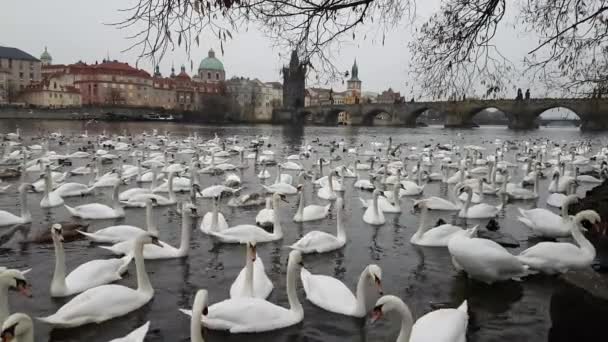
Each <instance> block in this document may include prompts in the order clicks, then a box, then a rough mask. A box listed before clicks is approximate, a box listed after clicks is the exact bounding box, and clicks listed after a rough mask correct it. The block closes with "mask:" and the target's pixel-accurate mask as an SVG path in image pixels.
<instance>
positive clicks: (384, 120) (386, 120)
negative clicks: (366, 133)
mask: <svg viewBox="0 0 608 342" xmlns="http://www.w3.org/2000/svg"><path fill="white" fill-rule="evenodd" d="M393 119H394V118H393V115H392V114H391V113H390V112H389V111H388V110H387V109H386V108H382V107H376V108H373V109H371V110H368V111H367V112H366V113H365V114H364V115H363V121H362V123H363V124H364V125H367V126H375V125H389V124H391V123H392V122H393Z"/></svg>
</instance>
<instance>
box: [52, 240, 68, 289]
mask: <svg viewBox="0 0 608 342" xmlns="http://www.w3.org/2000/svg"><path fill="white" fill-rule="evenodd" d="M53 245H54V247H55V271H54V272H53V280H52V281H51V288H52V289H53V290H54V291H58V292H63V291H65V290H66V284H65V251H64V249H63V243H61V241H57V240H56V239H55V238H53Z"/></svg>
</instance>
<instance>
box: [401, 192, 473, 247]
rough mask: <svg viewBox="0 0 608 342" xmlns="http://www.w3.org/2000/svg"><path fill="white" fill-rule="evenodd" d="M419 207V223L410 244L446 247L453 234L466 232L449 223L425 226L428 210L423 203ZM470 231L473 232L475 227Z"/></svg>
mask: <svg viewBox="0 0 608 342" xmlns="http://www.w3.org/2000/svg"><path fill="white" fill-rule="evenodd" d="M419 207H420V209H421V214H420V223H419V225H418V230H417V231H416V233H414V235H412V237H411V238H410V243H411V244H413V245H418V246H427V247H447V246H448V242H450V239H451V238H452V237H453V236H454V235H455V234H462V233H463V232H466V231H465V230H463V229H462V227H459V226H455V225H452V224H449V223H446V224H442V225H440V226H437V227H431V226H427V217H428V208H427V206H426V203H425V202H424V201H422V202H420V204H419ZM471 229H472V231H474V230H476V229H477V226H475V227H473V228H471Z"/></svg>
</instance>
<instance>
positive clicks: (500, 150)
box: [0, 131, 608, 342]
mask: <svg viewBox="0 0 608 342" xmlns="http://www.w3.org/2000/svg"><path fill="white" fill-rule="evenodd" d="M268 140H269V138H268V137H257V138H256V139H252V140H251V141H239V139H238V138H236V137H235V138H227V139H220V138H218V137H217V136H216V137H215V138H214V139H211V140H204V139H201V138H199V137H198V136H197V135H196V134H195V135H190V136H188V137H181V138H178V137H173V136H170V135H166V134H165V135H159V134H158V133H157V132H154V133H152V134H149V133H146V132H144V133H142V134H139V135H133V136H131V135H126V134H125V135H113V136H110V135H107V134H105V133H103V134H100V135H98V136H89V135H88V134H87V133H86V132H85V133H84V134H82V135H80V136H72V137H66V136H63V135H62V134H60V133H52V134H50V135H48V136H44V137H42V139H40V144H36V143H34V141H29V140H28V138H24V137H22V136H21V134H20V132H19V131H17V132H15V133H9V134H6V135H5V142H4V151H3V156H2V160H1V162H2V163H3V164H4V165H11V164H12V165H15V168H14V169H12V170H10V169H6V170H5V171H3V172H0V175H4V177H6V175H11V172H12V174H13V175H14V176H17V177H20V179H19V181H15V182H11V183H6V182H2V183H0V184H1V185H2V187H1V191H2V192H5V193H6V192H10V191H17V192H18V194H19V201H20V205H19V208H20V210H21V212H20V213H19V214H15V213H13V212H11V211H4V210H2V211H0V226H3V227H9V226H15V225H24V224H28V223H30V222H32V220H33V218H32V214H31V211H30V208H32V207H33V206H36V205H38V206H39V207H40V208H64V209H65V210H66V211H67V213H69V215H71V216H72V217H74V218H76V219H77V222H87V221H92V220H107V219H117V218H119V219H120V218H122V217H125V215H126V214H128V211H127V212H125V209H124V208H132V209H130V210H145V213H146V220H145V221H146V222H141V224H139V225H138V226H134V225H125V224H123V225H112V226H108V227H105V228H103V229H98V230H96V231H94V232H88V231H86V230H84V229H83V227H84V225H81V224H80V225H79V224H76V225H75V226H74V225H72V226H70V227H69V228H68V227H65V226H64V224H61V223H54V224H52V225H51V227H50V231H49V234H50V240H51V241H52V243H53V247H54V252H55V265H54V272H53V276H52V279H49V283H47V284H34V286H35V287H38V286H49V287H50V294H51V296H52V297H71V298H70V299H69V300H68V301H67V302H66V303H65V304H63V305H61V306H60V307H58V308H57V310H56V311H55V312H54V313H52V314H50V315H48V316H46V317H37V318H36V319H37V320H38V321H40V322H41V323H44V324H48V325H50V326H52V327H57V328H74V327H79V326H82V325H86V324H90V323H101V322H104V321H107V320H110V319H113V318H117V317H121V316H124V315H127V314H129V313H131V312H133V311H135V310H137V309H139V308H141V307H143V306H144V305H146V304H147V303H148V302H149V301H150V300H151V299H152V298H153V297H154V292H155V287H154V280H153V279H152V280H151V279H150V277H149V275H148V273H147V272H146V260H159V259H173V258H185V257H188V254H189V251H190V245H191V240H192V239H204V238H208V239H213V240H214V241H217V243H224V244H240V245H242V246H243V248H244V249H245V250H246V260H245V262H244V267H243V268H242V270H241V271H240V273H238V275H235V278H234V281H233V283H232V285H231V287H230V290H229V293H226V294H220V293H216V292H215V291H214V293H211V294H210V293H209V292H208V290H207V289H201V290H199V291H197V292H196V295H195V299H194V303H193V306H192V308H191V309H186V308H184V309H182V310H181V312H183V313H184V314H186V315H188V316H190V317H191V318H190V320H191V331H190V333H191V341H195V342H201V341H203V335H202V333H201V329H202V328H207V329H213V330H226V331H229V332H230V333H259V332H265V331H271V330H276V329H281V328H285V327H289V326H292V325H295V324H298V323H300V322H302V320H303V319H304V314H305V313H304V308H303V306H302V304H301V302H300V300H301V299H300V298H298V294H297V286H298V283H300V284H301V286H302V287H303V290H304V292H305V294H306V299H307V300H308V301H310V302H311V303H312V304H314V305H316V306H318V307H320V308H322V309H324V310H326V311H329V312H332V313H336V314H340V315H346V316H351V317H359V318H362V317H366V316H368V315H370V317H371V319H372V321H375V320H378V319H381V318H382V317H383V315H384V314H386V313H387V312H395V313H397V314H398V315H399V316H400V317H401V328H400V332H399V335H398V337H397V341H398V342H405V341H440V342H444V341H445V342H448V341H458V342H461V341H465V340H466V333H467V326H468V303H467V301H466V300H465V301H464V302H462V303H460V304H459V305H457V306H456V307H454V308H443V309H439V310H435V311H431V312H429V313H427V314H426V315H424V316H422V317H419V318H417V319H416V318H415V317H414V316H413V314H412V312H411V311H410V309H409V307H408V305H407V304H406V303H405V302H404V301H403V300H402V299H401V298H399V297H397V296H393V295H384V292H383V287H382V274H383V270H382V269H381V267H380V266H378V265H375V264H370V265H367V266H365V267H363V270H362V272H361V275H360V278H359V281H358V283H357V284H356V288H355V289H354V291H353V290H351V288H350V287H349V286H348V285H347V284H344V283H343V282H342V281H340V280H339V279H337V278H335V277H332V276H329V275H324V274H315V273H312V272H311V271H310V270H308V269H307V268H306V267H305V264H304V263H303V261H304V260H305V257H304V256H305V255H306V254H310V253H319V254H320V253H327V252H331V251H335V250H338V249H341V248H343V247H344V246H345V245H346V244H348V243H349V238H348V237H349V228H348V227H345V221H348V220H345V206H346V205H347V204H346V203H345V200H344V198H343V194H344V192H345V191H346V190H347V189H348V190H351V189H356V190H355V191H359V193H360V196H361V198H360V202H361V203H360V204H361V208H362V220H363V222H365V223H366V224H368V225H370V226H375V227H381V226H382V225H384V224H385V223H386V222H387V216H390V215H393V214H401V213H403V212H404V211H403V209H402V208H403V207H404V203H406V202H411V203H412V207H413V209H414V210H415V212H416V213H417V214H416V215H418V217H419V218H418V221H419V226H418V229H417V230H416V231H415V232H413V234H412V235H411V239H410V243H411V244H413V245H418V246H423V247H424V248H444V249H447V251H448V252H449V254H450V256H451V260H452V263H453V265H445V267H446V269H447V268H451V267H453V268H455V269H456V270H459V271H463V272H464V273H466V275H467V276H468V277H469V278H471V279H475V280H477V281H480V282H484V283H488V284H492V283H495V282H500V281H508V280H517V281H521V280H523V279H524V278H525V277H527V276H529V275H532V274H536V273H546V274H559V273H564V272H567V271H568V270H573V269H584V268H586V267H588V266H589V265H590V264H591V263H592V261H593V259H594V258H595V249H594V247H593V245H592V244H591V243H590V242H589V241H588V240H587V238H586V237H585V235H584V232H585V231H587V230H596V231H597V230H600V231H599V232H598V233H600V234H605V233H606V232H605V231H604V232H602V231H601V228H599V223H600V217H599V215H598V214H597V213H596V212H595V211H592V210H585V211H581V212H579V213H577V214H576V215H574V216H571V215H569V213H568V206H569V205H571V204H573V203H575V202H576V201H577V197H576V195H575V190H576V186H577V185H579V184H580V183H583V182H586V183H600V182H602V181H603V179H604V178H605V176H606V173H607V172H608V168H607V164H606V160H607V157H608V149H606V148H604V149H601V150H598V151H592V148H591V145H590V144H589V143H587V142H572V143H569V144H555V143H553V142H551V141H548V140H536V141H518V142H503V141H500V140H498V139H497V140H496V141H492V142H490V144H492V146H493V149H492V150H490V151H486V148H484V147H480V146H474V145H461V144H457V143H449V144H434V145H431V144H429V145H427V146H425V147H416V146H409V147H408V146H402V145H397V144H394V143H393V141H392V139H389V141H386V142H373V143H371V145H370V146H369V147H368V148H365V147H363V145H361V146H357V147H353V146H347V145H346V144H345V143H344V142H343V141H341V142H335V141H333V142H328V143H326V144H321V143H319V142H313V143H312V144H304V145H303V146H301V148H300V151H299V153H296V154H293V155H289V156H284V157H283V156H280V155H278V154H277V151H273V150H272V149H271V148H270V146H271V145H266V143H267V142H268ZM51 143H53V144H55V145H56V146H57V148H56V150H51V149H50V148H49V146H50V144H51ZM73 144H77V145H78V146H79V147H78V150H77V151H72V150H71V146H72V145H73ZM513 151H516V153H514V152H513ZM594 153H595V154H594ZM484 155H485V157H484ZM72 163H75V164H76V163H77V164H79V165H80V166H77V167H76V166H75V167H70V165H72ZM305 164H306V165H309V166H308V167H306V166H305ZM106 165H110V166H109V171H107V172H104V169H107V168H108V167H107V166H106ZM253 166H255V167H256V168H258V169H259V173H257V175H256V177H257V178H259V179H260V182H262V184H260V185H257V184H253V185H252V184H249V185H247V186H244V185H243V183H244V182H243V181H242V180H241V175H242V171H239V170H243V169H246V168H248V167H253ZM60 168H63V170H65V172H60V171H58V170H59V169H60ZM516 169H520V170H522V171H523V172H524V173H525V176H524V177H523V179H513V178H512V177H511V175H512V174H516V172H514V170H516ZM275 172H276V173H275ZM75 176H78V177H88V178H89V182H88V183H79V182H75V181H73V180H72V179H71V178H74V177H75ZM211 176H213V177H217V176H219V177H221V179H222V182H217V183H216V184H214V185H211V186H209V187H205V188H203V187H202V186H201V184H202V183H201V182H200V180H201V177H211ZM273 177H274V180H270V179H272V178H273ZM544 177H551V182H550V185H549V187H548V189H547V191H548V192H549V193H550V195H549V196H548V197H547V201H546V205H547V206H549V207H557V208H561V215H560V214H557V213H555V212H554V210H553V209H547V208H542V207H539V208H534V209H528V210H524V209H522V208H519V216H518V217H517V220H518V221H519V222H521V223H522V224H523V225H525V226H526V227H527V229H529V234H530V235H535V236H539V237H542V238H545V239H547V240H546V241H543V242H540V243H538V244H536V245H534V246H532V247H530V248H528V249H525V250H524V251H522V252H521V253H519V254H513V253H512V252H510V251H509V250H507V249H506V248H505V247H503V246H501V245H500V244H498V243H497V242H495V241H492V240H489V239H485V238H480V237H478V236H477V232H478V228H479V224H477V225H475V226H471V227H467V226H460V225H457V224H454V223H457V222H462V220H458V221H453V222H452V223H446V222H445V221H441V222H438V223H437V224H432V223H430V222H428V221H429V217H428V216H429V211H439V212H442V213H445V215H452V216H453V217H454V219H456V218H459V219H466V220H472V221H474V222H476V223H480V222H483V220H487V219H492V218H495V217H497V216H499V215H501V213H504V209H505V206H506V205H507V203H510V202H513V203H518V201H527V200H532V201H536V200H537V199H538V198H539V193H540V191H541V189H539V186H540V181H539V180H540V179H541V178H544ZM29 179H35V181H34V182H29ZM217 179H220V178H217ZM350 179H352V180H353V181H352V182H351V181H350ZM429 182H438V183H442V184H444V186H447V187H449V188H450V190H449V192H448V196H447V198H444V197H442V196H439V195H437V196H431V195H430V194H427V193H425V185H426V184H427V183H429ZM7 184H8V185H7ZM127 184H135V186H134V187H133V186H131V187H129V186H127ZM11 185H13V186H12V187H11ZM11 189H14V190H11ZM307 189H311V190H312V191H313V192H314V193H315V194H316V197H317V198H318V199H317V200H315V201H314V202H316V203H311V204H308V203H307V202H306V196H305V194H304V193H305V191H307ZM98 191H101V192H107V193H111V194H112V200H111V202H110V203H86V204H82V205H78V206H74V207H72V206H69V205H68V204H66V202H65V199H66V198H69V197H78V198H82V199H83V200H84V201H86V199H87V198H88V196H89V195H91V194H92V193H94V192H98ZM36 193H40V194H41V196H42V198H41V199H40V201H39V203H33V200H32V198H31V197H33V194H36ZM178 193H187V196H184V195H179V194H178ZM370 194H371V196H370ZM492 197H494V198H496V199H494V200H492V199H491V198H492ZM225 198H229V199H228V200H227V201H223V199H225ZM289 198H293V199H295V200H297V202H298V205H297V210H296V212H295V214H294V215H293V217H283V216H284V212H285V211H284V210H280V209H281V206H282V205H283V204H282V203H283V202H284V201H287V200H288V199H289ZM406 198H411V201H410V200H406ZM489 199H490V200H489ZM488 200H489V201H490V202H493V204H490V203H489V201H488ZM203 201H208V202H210V203H211V207H212V210H211V211H209V212H206V213H204V214H203V213H202V212H201V210H200V207H201V205H200V203H201V202H203ZM226 202H227V204H228V205H229V206H233V207H237V208H238V207H246V206H249V207H250V206H260V207H261V209H260V211H259V213H258V214H257V215H256V217H255V218H253V217H251V223H250V224H239V225H232V226H231V222H230V221H231V220H230V218H229V217H228V218H227V217H225V216H224V215H223V213H222V205H224V204H225V203H226ZM496 203H498V204H496ZM352 205H353V206H357V204H352ZM159 206H171V207H174V208H175V209H176V210H177V212H179V214H180V215H181V238H180V242H179V245H178V246H174V245H172V244H171V243H169V242H166V241H162V240H160V239H159V228H158V225H157V223H156V222H155V220H154V218H153V212H154V210H155V208H156V207H159ZM137 208H140V209H137ZM330 212H335V217H336V222H335V227H336V231H335V234H334V233H332V232H326V231H322V230H311V231H308V232H306V234H304V235H303V236H301V238H299V239H298V240H296V241H284V240H283V229H284V227H285V228H288V227H289V226H291V225H292V224H291V223H290V222H296V223H301V222H317V221H320V220H326V219H327V218H328V217H329V215H330ZM199 219H200V221H199ZM465 222H466V221H465ZM193 224H195V225H196V226H197V227H198V232H193V231H192V226H193ZM84 228H86V227H84ZM380 229H381V228H380ZM68 234H70V235H74V234H76V235H81V236H82V237H84V238H86V239H88V240H90V241H91V242H92V243H95V244H99V245H100V247H101V248H104V249H105V250H107V251H108V252H109V253H111V254H113V255H115V257H113V258H107V259H95V260H90V261H87V262H85V263H83V264H81V265H79V266H78V267H76V268H74V269H73V270H71V271H70V270H68V269H66V258H69V255H67V253H66V250H65V249H64V243H67V239H66V236H67V235H68ZM570 238H571V239H570ZM555 239H560V240H559V241H556V240H555ZM278 240H283V241H282V243H283V245H285V246H286V247H287V248H289V249H290V250H291V251H290V253H289V258H288V264H287V271H286V278H287V279H286V293H287V297H288V303H289V306H288V307H283V306H279V305H276V304H274V303H272V302H270V301H268V300H267V298H268V296H269V295H270V293H271V292H272V291H273V289H274V285H273V282H272V281H271V280H270V278H269V277H268V275H267V274H266V270H265V268H264V263H263V261H262V259H261V258H260V257H259V255H258V254H257V248H259V247H260V246H263V244H265V243H268V242H273V241H278ZM132 262H134V263H135V270H136V278H137V287H136V288H130V287H127V286H123V285H118V284H115V282H116V281H119V280H121V279H122V278H123V276H125V272H127V270H128V268H129V266H130V264H131V263H132ZM32 267H38V265H32ZM28 272H29V270H18V269H10V268H6V267H2V268H0V284H1V285H2V286H0V290H1V291H0V325H1V326H2V329H1V331H2V332H1V337H2V341H19V342H31V341H34V323H33V322H34V321H33V320H32V318H30V316H28V315H27V314H24V313H13V314H11V313H10V309H9V307H8V292H7V291H8V289H15V290H17V291H18V292H20V293H21V294H23V295H25V296H30V294H31V293H30V286H31V285H30V282H28V280H27V273H28ZM298 280H299V281H298ZM200 285H202V284H200ZM370 289H372V291H371V292H370ZM226 295H228V296H229V297H228V299H225V300H219V301H218V298H222V297H225V296H226ZM377 297H379V299H378V300H377V302H376V304H375V305H374V306H373V307H368V306H367V304H366V303H367V301H368V299H369V298H377ZM152 324H153V322H152ZM149 326H150V322H147V323H146V324H144V325H143V326H141V327H139V328H137V329H135V330H134V331H132V332H131V333H129V334H128V335H126V336H125V337H122V338H118V339H115V340H113V341H131V342H134V341H143V340H144V338H145V336H146V334H147V331H148V329H149ZM437 327H441V328H440V329H438V328H437Z"/></svg>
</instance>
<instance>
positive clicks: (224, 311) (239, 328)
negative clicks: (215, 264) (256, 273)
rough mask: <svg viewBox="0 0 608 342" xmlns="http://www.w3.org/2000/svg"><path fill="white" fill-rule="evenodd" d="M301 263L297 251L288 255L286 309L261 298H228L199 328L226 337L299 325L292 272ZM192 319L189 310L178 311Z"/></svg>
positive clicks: (300, 315)
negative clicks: (213, 331)
mask: <svg viewBox="0 0 608 342" xmlns="http://www.w3.org/2000/svg"><path fill="white" fill-rule="evenodd" d="M301 263H302V255H301V254H300V252H298V251H291V253H289V261H288V264H287V282H286V286H287V298H288V301H289V309H287V308H284V307H281V306H278V305H276V304H273V303H270V302H268V301H266V300H264V299H261V298H250V297H241V298H230V299H226V300H224V301H221V302H219V303H215V304H213V305H211V306H210V307H209V308H208V310H207V314H206V315H205V314H204V311H203V316H202V322H203V325H204V326H206V327H207V328H209V329H212V330H228V331H230V333H233V334H236V333H256V332H265V331H272V330H278V329H283V328H286V327H289V326H292V325H295V324H298V323H300V322H302V320H303V319H304V309H303V308H302V304H301V303H300V301H299V300H298V294H297V292H296V277H297V275H296V272H297V271H298V267H300V265H301ZM180 311H181V312H183V313H185V314H187V315H189V316H192V312H191V311H189V310H183V309H181V310H180Z"/></svg>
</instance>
